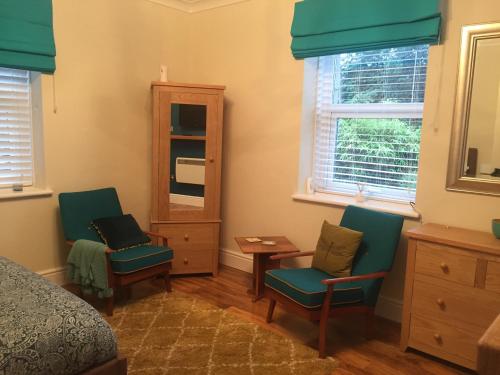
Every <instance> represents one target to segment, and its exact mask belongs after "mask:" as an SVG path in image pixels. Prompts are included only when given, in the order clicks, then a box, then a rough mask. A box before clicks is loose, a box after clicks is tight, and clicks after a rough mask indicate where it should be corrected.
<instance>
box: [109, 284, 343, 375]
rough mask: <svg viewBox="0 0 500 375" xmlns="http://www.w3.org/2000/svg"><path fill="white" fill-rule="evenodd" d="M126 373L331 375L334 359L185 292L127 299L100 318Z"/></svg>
mask: <svg viewBox="0 0 500 375" xmlns="http://www.w3.org/2000/svg"><path fill="white" fill-rule="evenodd" d="M106 319H107V320H108V322H109V323H110V324H111V326H112V327H113V329H114V331H115V333H116V335H117V337H118V346H119V349H120V352H121V353H122V354H123V355H124V356H126V357H127V358H128V367H129V374H144V375H149V374H155V375H160V374H168V375H172V374H176V375H184V374H186V375H202V374H210V375H226V374H227V375H229V374H238V375H247V374H248V375H261V374H273V375H282V374H283V375H285V374H307V375H316V374H318V375H326V374H331V373H332V371H333V370H334V369H335V368H336V367H337V362H336V360H334V359H333V358H331V357H328V358H326V359H319V358H318V352H317V351H315V350H313V349H311V348H309V347H307V346H305V345H303V344H301V343H299V342H296V341H293V340H291V339H289V338H286V337H284V336H282V335H279V334H277V333H274V332H271V331H269V330H267V329H265V328H263V327H261V325H259V324H256V323H253V322H251V321H249V320H247V319H245V318H244V317H242V316H240V315H239V314H236V313H234V312H231V311H227V310H224V309H220V308H218V307H216V306H214V305H212V304H209V303H207V302H205V301H203V300H200V299H198V298H195V297H193V296H190V295H186V294H181V293H179V292H174V293H171V294H168V295H167V294H166V293H161V294H155V295H152V296H149V297H145V298H142V299H140V300H129V301H128V302H127V303H126V304H125V305H123V306H121V307H120V306H119V307H117V308H116V309H115V314H114V316H113V317H111V318H108V317H106Z"/></svg>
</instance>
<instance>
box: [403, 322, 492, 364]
mask: <svg viewBox="0 0 500 375" xmlns="http://www.w3.org/2000/svg"><path fill="white" fill-rule="evenodd" d="M482 333H483V331H482V330H479V329H476V328H475V327H469V326H467V325H463V324H462V325H458V326H457V325H448V324H446V323H442V322H438V321H434V320H432V319H427V318H424V317H420V316H418V315H412V318H411V324H410V345H411V346H412V347H414V348H416V349H420V350H422V351H425V352H427V353H430V354H433V355H435V356H438V357H441V358H444V359H448V360H450V361H452V362H455V363H458V364H460V365H462V366H465V367H468V368H472V369H475V367H476V359H477V342H478V340H479V338H480V337H481V335H482Z"/></svg>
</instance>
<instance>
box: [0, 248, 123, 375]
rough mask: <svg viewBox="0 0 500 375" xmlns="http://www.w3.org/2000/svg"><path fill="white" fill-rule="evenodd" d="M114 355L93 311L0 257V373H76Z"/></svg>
mask: <svg viewBox="0 0 500 375" xmlns="http://www.w3.org/2000/svg"><path fill="white" fill-rule="evenodd" d="M116 353H117V350H116V338H115V336H114V334H113V331H112V330H111V328H110V326H109V325H108V323H107V322H106V321H104V319H102V318H101V316H100V315H99V313H98V312H97V311H96V310H95V309H94V308H93V307H91V306H90V305H88V304H87V303H86V302H85V301H83V300H81V299H80V298H78V297H77V296H75V295H73V294H71V293H69V292H68V291H66V290H64V289H63V288H61V287H58V286H56V285H54V284H52V283H50V282H49V281H47V280H46V279H44V278H43V277H41V276H39V275H37V274H35V273H33V272H31V271H29V270H27V269H26V268H24V267H22V266H20V265H18V264H16V263H14V262H12V261H10V260H8V259H6V258H3V257H0V375H17V374H30V375H31V374H78V373H80V372H82V371H84V370H86V369H88V368H90V367H94V366H96V365H98V364H100V363H102V362H105V361H107V360H109V359H112V358H114V357H115V356H116Z"/></svg>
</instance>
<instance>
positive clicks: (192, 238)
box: [157, 223, 219, 251]
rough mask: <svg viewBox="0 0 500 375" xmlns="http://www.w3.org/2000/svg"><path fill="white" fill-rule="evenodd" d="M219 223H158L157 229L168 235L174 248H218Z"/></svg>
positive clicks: (169, 243) (175, 249)
mask: <svg viewBox="0 0 500 375" xmlns="http://www.w3.org/2000/svg"><path fill="white" fill-rule="evenodd" d="M218 229H219V224H211V223H209V224H204V223H202V224H158V227H157V230H158V231H159V232H160V233H161V234H162V235H164V236H166V237H168V245H169V246H170V247H171V248H172V249H173V250H174V251H178V250H194V249H204V250H211V249H216V248H217V246H218V242H219V230H218Z"/></svg>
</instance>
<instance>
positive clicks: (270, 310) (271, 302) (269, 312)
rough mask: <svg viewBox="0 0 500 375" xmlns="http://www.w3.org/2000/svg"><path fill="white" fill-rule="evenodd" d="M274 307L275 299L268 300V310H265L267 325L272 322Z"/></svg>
mask: <svg viewBox="0 0 500 375" xmlns="http://www.w3.org/2000/svg"><path fill="white" fill-rule="evenodd" d="M275 307H276V300H275V299H271V300H269V308H268V309H267V317H266V322H267V323H271V322H272V321H273V313H274V308H275Z"/></svg>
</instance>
